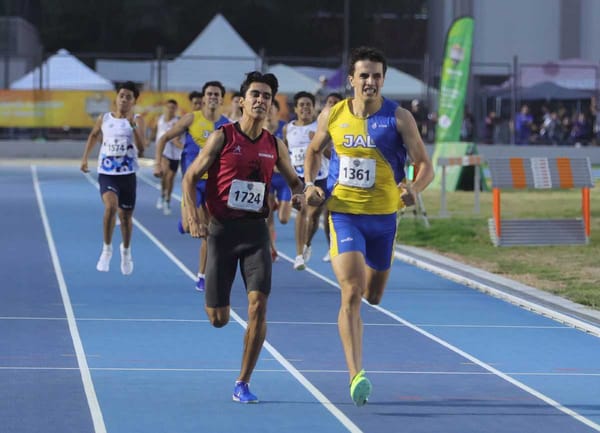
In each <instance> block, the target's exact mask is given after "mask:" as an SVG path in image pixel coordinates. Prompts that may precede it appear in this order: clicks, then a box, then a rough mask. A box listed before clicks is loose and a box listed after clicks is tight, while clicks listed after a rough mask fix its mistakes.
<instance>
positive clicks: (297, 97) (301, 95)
mask: <svg viewBox="0 0 600 433" xmlns="http://www.w3.org/2000/svg"><path fill="white" fill-rule="evenodd" d="M300 98H308V99H310V100H311V101H312V103H313V105H315V95H313V94H312V93H309V92H305V91H304V90H301V91H300V92H298V93H296V94H295V95H294V107H295V106H296V105H298V101H299V100H300Z"/></svg>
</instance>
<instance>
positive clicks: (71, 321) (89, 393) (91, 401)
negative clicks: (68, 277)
mask: <svg viewBox="0 0 600 433" xmlns="http://www.w3.org/2000/svg"><path fill="white" fill-rule="evenodd" d="M31 176H32V178H33V188H34V190H35V196H36V199H37V204H38V207H39V209H40V215H41V217H42V223H43V225H44V232H45V233H46V239H47V241H48V249H49V250H50V256H51V257H52V265H53V266H54V273H55V274H56V279H57V281H58V286H59V288H60V295H61V297H62V301H63V305H64V307H65V314H66V316H67V322H68V325H69V331H70V333H71V339H72V340H73V348H74V350H75V353H76V355H77V365H79V371H80V373H81V380H82V382H83V389H84V391H85V396H86V398H87V401H88V406H89V408H90V413H91V416H92V422H93V424H94V431H95V432H96V433H106V426H105V424H104V418H103V417H102V411H101V410H100V405H99V404H98V397H97V396H96V390H95V389H94V383H93V382H92V375H91V374H90V369H89V367H88V364H87V359H86V356H85V351H84V350H83V344H82V343H81V337H80V336H79V330H78V329H77V322H76V320H75V314H74V313H73V307H72V305H71V299H70V297H69V292H68V290H67V283H66V282H65V278H64V275H63V272H62V267H61V265H60V260H59V258H58V253H57V251H56V244H55V243H54V237H53V236H52V230H51V228H50V223H49V221H48V214H47V213H46V207H45V205H44V200H43V198H42V191H41V188H40V183H39V179H38V175H37V168H36V166H35V165H32V166H31Z"/></svg>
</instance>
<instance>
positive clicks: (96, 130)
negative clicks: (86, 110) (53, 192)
mask: <svg viewBox="0 0 600 433" xmlns="http://www.w3.org/2000/svg"><path fill="white" fill-rule="evenodd" d="M101 134H102V115H100V116H98V119H96V123H95V124H94V127H93V128H92V130H91V131H90V135H88V139H87V142H86V143H85V150H84V151H83V156H82V157H81V167H80V170H81V171H83V172H84V173H87V172H89V171H90V170H89V169H88V158H89V155H90V152H91V151H92V149H93V148H94V146H95V145H96V143H97V142H98V139H99V138H100V135H101Z"/></svg>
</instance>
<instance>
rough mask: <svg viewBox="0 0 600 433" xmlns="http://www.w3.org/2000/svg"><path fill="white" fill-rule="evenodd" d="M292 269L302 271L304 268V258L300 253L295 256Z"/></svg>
mask: <svg viewBox="0 0 600 433" xmlns="http://www.w3.org/2000/svg"><path fill="white" fill-rule="evenodd" d="M294 269H295V270H297V271H303V270H304V269H306V265H305V264H304V259H303V258H302V255H298V256H296V260H294Z"/></svg>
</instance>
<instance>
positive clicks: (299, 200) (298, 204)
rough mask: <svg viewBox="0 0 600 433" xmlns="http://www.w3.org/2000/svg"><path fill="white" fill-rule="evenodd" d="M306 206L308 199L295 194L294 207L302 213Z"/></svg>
mask: <svg viewBox="0 0 600 433" xmlns="http://www.w3.org/2000/svg"><path fill="white" fill-rule="evenodd" d="M304 206H306V198H305V197H304V194H294V195H293V196H292V207H293V208H294V209H296V210H298V211H300V210H302V208H303V207H304Z"/></svg>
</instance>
